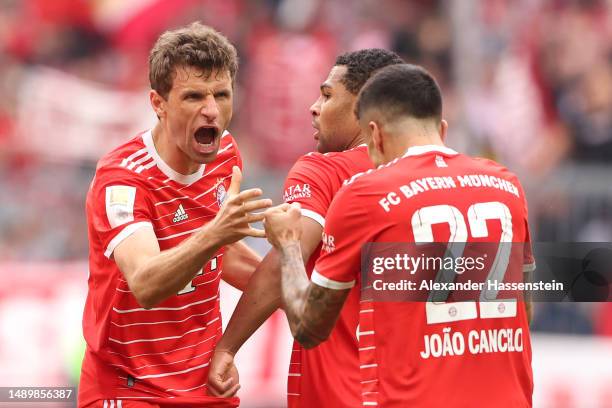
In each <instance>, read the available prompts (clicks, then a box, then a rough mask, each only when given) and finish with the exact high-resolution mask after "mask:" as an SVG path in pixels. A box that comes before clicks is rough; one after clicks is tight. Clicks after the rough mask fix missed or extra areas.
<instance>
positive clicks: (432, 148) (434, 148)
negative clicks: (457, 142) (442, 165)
mask: <svg viewBox="0 0 612 408" xmlns="http://www.w3.org/2000/svg"><path fill="white" fill-rule="evenodd" d="M430 152H439V153H445V154H451V155H454V154H458V153H457V152H456V151H454V150H453V149H451V148H450V147H446V146H440V145H423V146H412V147H409V148H408V150H406V153H404V155H403V156H402V158H404V157H408V156H418V155H420V154H424V153H430Z"/></svg>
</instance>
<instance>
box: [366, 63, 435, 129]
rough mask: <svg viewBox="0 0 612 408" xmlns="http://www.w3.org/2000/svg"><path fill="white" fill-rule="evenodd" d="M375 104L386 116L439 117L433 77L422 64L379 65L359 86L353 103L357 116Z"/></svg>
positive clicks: (393, 118)
mask: <svg viewBox="0 0 612 408" xmlns="http://www.w3.org/2000/svg"><path fill="white" fill-rule="evenodd" d="M370 108H377V109H379V110H381V111H382V112H384V116H385V119H386V120H395V119H396V118H397V117H399V116H410V117H414V118H417V119H435V120H437V121H440V120H441V119H442V95H441V92H440V87H438V84H437V83H436V80H435V79H434V77H433V76H432V75H431V74H430V73H429V72H427V70H425V69H424V68H422V67H420V66H417V65H412V64H400V65H393V66H389V67H386V68H383V69H381V70H380V71H378V72H377V73H376V74H374V75H373V76H372V77H371V78H370V79H369V80H368V81H367V82H366V84H365V85H364V86H363V88H362V89H361V92H360V93H359V98H358V99H357V104H356V106H355V114H356V116H357V118H358V119H359V118H361V117H362V116H363V114H364V112H365V111H367V110H368V109H370Z"/></svg>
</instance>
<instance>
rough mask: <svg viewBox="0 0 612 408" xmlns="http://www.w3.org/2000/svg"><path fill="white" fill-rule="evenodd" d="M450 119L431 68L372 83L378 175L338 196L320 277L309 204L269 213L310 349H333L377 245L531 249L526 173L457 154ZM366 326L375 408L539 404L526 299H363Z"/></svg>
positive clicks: (371, 136)
mask: <svg viewBox="0 0 612 408" xmlns="http://www.w3.org/2000/svg"><path fill="white" fill-rule="evenodd" d="M441 113H442V98H441V95H440V90H439V88H438V85H437V84H436V82H435V80H434V79H433V77H432V76H431V75H430V74H429V73H428V72H427V71H425V70H424V69H423V68H420V67H417V66H414V65H408V64H402V65H395V66H391V67H387V68H384V69H382V70H381V71H379V72H378V73H377V74H375V75H374V76H373V77H372V78H371V79H370V80H369V81H368V82H367V83H366V84H365V85H364V87H363V89H362V90H361V93H360V96H359V99H358V102H357V115H358V119H359V123H360V125H361V129H362V131H363V133H364V135H366V137H367V140H368V151H369V154H370V157H371V158H372V161H373V162H374V164H375V165H379V167H378V168H377V169H376V170H371V171H367V172H366V173H364V174H362V175H358V176H355V177H353V178H352V179H351V180H350V181H348V182H347V184H346V185H345V186H344V187H343V188H342V189H341V190H340V191H339V192H338V193H337V194H336V196H335V197H334V200H333V202H332V204H331V206H330V208H329V210H328V212H327V217H326V220H325V231H324V245H323V249H322V254H321V256H320V257H319V259H318V260H317V263H316V265H315V269H314V271H313V272H312V276H311V280H308V278H307V275H306V272H305V271H304V267H303V263H302V254H301V250H300V243H299V240H300V237H301V233H302V231H301V226H300V224H299V222H298V220H299V218H300V211H299V209H298V208H297V205H296V204H291V205H289V204H283V205H281V206H279V207H275V208H272V209H269V210H267V211H266V219H265V228H266V233H267V237H268V240H269V241H270V242H271V243H272V244H273V245H274V247H275V248H276V249H277V250H278V251H279V253H280V255H279V256H280V259H281V265H282V297H283V302H284V305H285V312H286V314H287V316H288V318H289V322H290V326H291V330H292V333H293V335H294V337H295V338H296V339H297V340H298V341H299V342H300V343H301V344H302V345H304V346H305V347H314V346H316V345H317V344H319V343H321V342H323V341H325V339H326V338H327V337H328V336H329V333H330V332H331V331H332V328H333V327H334V323H335V321H336V320H337V319H338V316H339V315H340V313H341V310H342V305H343V304H344V302H345V300H346V299H347V297H349V296H350V292H351V290H354V289H351V288H353V287H354V286H361V285H362V283H363V282H362V280H361V279H362V278H361V255H362V247H363V246H364V244H366V243H387V244H386V245H388V243H396V242H406V243H409V242H412V243H417V242H420V243H425V242H451V243H460V242H461V241H463V242H464V243H465V242H468V243H469V242H472V241H478V240H481V241H486V242H495V243H499V242H502V243H503V242H513V241H514V242H522V243H528V242H529V231H528V226H527V205H526V200H525V195H524V192H523V190H522V188H521V186H520V183H519V181H518V180H517V178H516V176H515V175H513V174H512V173H510V172H509V171H508V170H506V169H505V168H504V167H502V166H500V165H499V164H497V163H495V162H492V161H489V160H483V159H475V158H471V157H468V156H466V155H463V154H459V153H457V152H456V151H454V150H452V149H450V148H448V147H446V146H444V144H443V141H444V139H445V136H446V130H447V123H446V122H445V121H444V120H442V119H441ZM477 180H481V182H480V183H478V182H476V181H477ZM483 180H488V182H484V181H483ZM391 193H393V194H391ZM523 246H525V247H528V245H527V244H520V245H513V246H512V247H511V248H512V249H511V251H513V255H512V256H514V257H515V258H518V259H519V262H518V266H519V274H520V273H521V272H520V270H524V271H526V270H531V269H533V267H534V263H533V258H532V256H531V252H530V251H529V250H525V251H523ZM496 247H497V244H496ZM367 248H371V244H370V245H368V246H367ZM417 273H419V272H417ZM466 273H467V272H466ZM364 289H366V290H367V291H366V293H369V294H371V293H372V289H371V288H364ZM359 324H360V327H359V351H360V369H361V385H362V396H363V405H364V406H381V407H473V406H483V407H485V406H486V407H489V406H495V407H528V406H531V396H532V389H533V381H532V370H531V346H530V340H529V328H528V318H527V312H526V308H525V303H524V302H522V301H521V302H512V301H507V302H506V301H496V302H475V301H472V302H467V301H466V302H454V303H445V302H437V303H434V302H383V301H372V299H371V298H369V297H364V298H362V300H361V302H360V311H359ZM434 338H436V339H437V340H435V341H434V340H431V339H434ZM323 344H324V343H323ZM441 350H443V352H441Z"/></svg>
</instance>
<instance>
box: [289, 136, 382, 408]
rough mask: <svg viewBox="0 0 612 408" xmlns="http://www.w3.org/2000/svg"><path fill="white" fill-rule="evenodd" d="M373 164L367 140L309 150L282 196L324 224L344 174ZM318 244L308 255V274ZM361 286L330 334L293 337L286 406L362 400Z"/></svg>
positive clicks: (338, 404)
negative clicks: (315, 339) (307, 344)
mask: <svg viewBox="0 0 612 408" xmlns="http://www.w3.org/2000/svg"><path fill="white" fill-rule="evenodd" d="M371 168H372V162H371V161H370V158H369V157H368V149H367V147H366V146H365V145H362V146H359V147H356V148H354V149H350V150H346V151H344V152H339V153H326V154H321V153H309V154H307V155H305V156H302V157H301V158H300V159H299V160H298V161H297V162H296V163H295V165H294V166H293V168H292V169H291V171H290V172H289V175H288V176H287V179H286V181H285V190H284V197H283V198H284V200H285V202H288V203H300V205H301V207H302V215H303V216H305V217H309V218H312V219H313V220H315V221H316V222H318V223H319V224H321V226H322V227H325V216H326V215H327V209H328V208H329V205H330V204H331V202H332V199H333V197H334V195H335V194H336V192H337V191H338V190H339V189H340V187H342V183H343V182H344V180H346V179H347V178H350V177H352V176H353V175H355V174H357V173H358V172H362V171H366V170H368V169H371ZM319 253H320V245H319V248H317V250H315V252H314V254H313V255H312V256H311V257H310V259H309V260H308V265H307V272H308V274H309V275H310V273H311V272H312V267H313V266H314V264H315V262H316V260H317V258H318V256H319ZM358 310H359V291H358V290H357V289H355V290H352V291H351V293H350V295H349V297H348V298H347V300H346V303H345V305H344V308H343V310H342V313H341V314H340V317H339V319H338V323H337V324H336V327H335V328H334V330H333V331H332V332H331V335H330V336H329V339H328V340H327V341H326V342H325V343H323V344H321V345H319V346H318V347H315V348H313V349H310V350H305V349H303V348H302V347H301V346H300V345H299V343H298V342H294V344H293V351H292V353H291V363H290V366H289V378H288V380H287V396H288V397H287V398H288V405H289V407H291V408H297V407H317V406H319V407H323V406H326V407H327V406H328V407H354V406H358V405H361V388H360V385H359V379H360V377H359V354H358V350H357V337H356V330H357V324H358Z"/></svg>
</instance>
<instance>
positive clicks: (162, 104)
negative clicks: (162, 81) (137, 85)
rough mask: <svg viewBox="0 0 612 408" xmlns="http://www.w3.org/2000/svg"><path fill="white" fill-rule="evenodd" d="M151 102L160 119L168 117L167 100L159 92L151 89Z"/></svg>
mask: <svg viewBox="0 0 612 408" xmlns="http://www.w3.org/2000/svg"><path fill="white" fill-rule="evenodd" d="M149 101H150V102H151V107H152V108H153V111H154V112H155V114H156V115H157V117H158V118H159V119H162V118H165V117H166V100H165V99H164V98H163V97H162V96H161V95H160V94H158V93H157V91H155V90H153V89H151V90H150V91H149Z"/></svg>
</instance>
